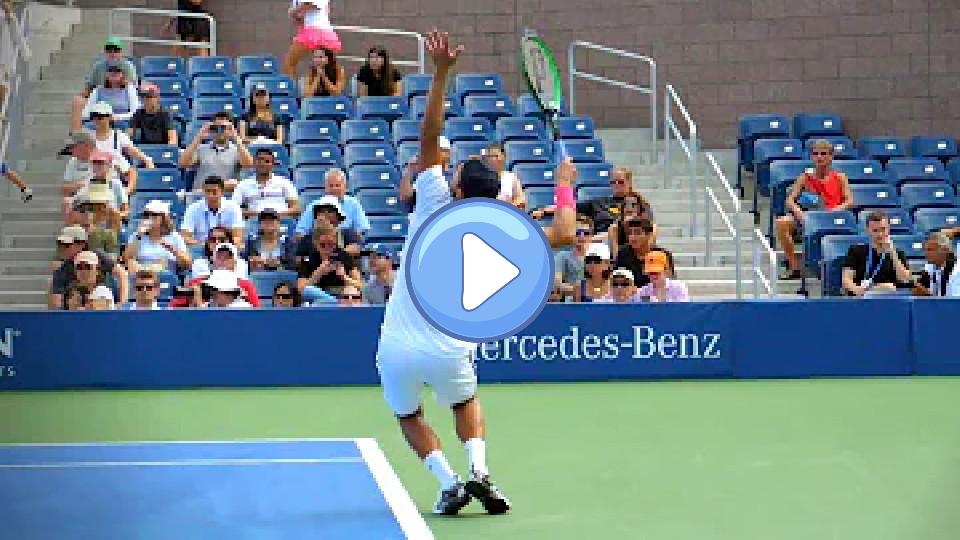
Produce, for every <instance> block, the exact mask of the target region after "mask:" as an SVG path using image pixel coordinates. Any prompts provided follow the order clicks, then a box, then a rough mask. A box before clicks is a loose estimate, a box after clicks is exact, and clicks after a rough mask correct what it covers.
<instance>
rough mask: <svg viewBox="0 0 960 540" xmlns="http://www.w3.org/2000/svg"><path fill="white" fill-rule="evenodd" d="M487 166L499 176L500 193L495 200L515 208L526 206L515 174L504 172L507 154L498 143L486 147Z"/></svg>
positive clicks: (525, 199) (521, 188)
mask: <svg viewBox="0 0 960 540" xmlns="http://www.w3.org/2000/svg"><path fill="white" fill-rule="evenodd" d="M484 159H486V161H487V165H489V166H490V168H491V169H493V170H495V171H497V174H499V175H500V193H499V194H498V195H497V199H499V200H501V201H504V202H508V203H510V204H512V205H514V206H516V207H517V208H523V207H525V206H526V205H527V198H526V197H525V196H524V194H523V186H522V185H521V184H520V179H519V178H517V175H516V174H513V173H512V172H510V171H507V170H505V168H506V164H507V153H506V152H505V151H504V149H503V145H502V144H500V143H492V144H491V145H490V146H488V147H487V154H486V155H485V156H484Z"/></svg>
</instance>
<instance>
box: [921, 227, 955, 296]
mask: <svg viewBox="0 0 960 540" xmlns="http://www.w3.org/2000/svg"><path fill="white" fill-rule="evenodd" d="M923 250H924V252H925V253H926V256H927V264H926V265H924V269H923V272H922V273H921V274H920V278H919V279H918V280H917V281H916V282H915V283H914V286H913V294H914V296H934V297H944V296H960V276H957V275H956V274H957V271H958V269H960V268H958V267H957V256H956V255H955V254H954V253H953V242H952V241H951V240H950V237H949V236H948V235H947V234H946V233H944V232H943V231H934V232H931V233H930V234H929V235H928V236H927V241H926V243H924V245H923Z"/></svg>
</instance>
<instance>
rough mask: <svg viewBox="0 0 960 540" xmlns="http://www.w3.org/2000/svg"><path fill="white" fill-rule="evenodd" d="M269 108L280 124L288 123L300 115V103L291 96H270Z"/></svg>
mask: <svg viewBox="0 0 960 540" xmlns="http://www.w3.org/2000/svg"><path fill="white" fill-rule="evenodd" d="M270 110H272V111H273V114H275V115H276V116H277V117H278V118H277V120H278V121H279V122H280V123H281V124H289V123H290V122H292V121H293V120H296V119H297V118H299V117H300V104H299V102H298V101H297V98H295V97H293V96H275V97H271V98H270Z"/></svg>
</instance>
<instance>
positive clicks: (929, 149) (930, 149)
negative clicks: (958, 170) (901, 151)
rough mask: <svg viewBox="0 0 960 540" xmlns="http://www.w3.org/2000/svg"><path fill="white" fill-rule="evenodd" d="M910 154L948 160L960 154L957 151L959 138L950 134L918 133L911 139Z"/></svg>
mask: <svg viewBox="0 0 960 540" xmlns="http://www.w3.org/2000/svg"><path fill="white" fill-rule="evenodd" d="M910 155H911V156H913V157H917V158H922V157H931V158H937V159H939V160H941V161H947V160H949V159H951V158H954V157H957V156H958V155H960V152H958V151H957V140H956V139H954V138H953V137H950V136H948V135H940V136H931V135H917V136H916V137H913V138H911V139H910Z"/></svg>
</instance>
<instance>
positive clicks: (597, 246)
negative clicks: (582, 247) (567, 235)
mask: <svg viewBox="0 0 960 540" xmlns="http://www.w3.org/2000/svg"><path fill="white" fill-rule="evenodd" d="M585 256H586V257H599V258H600V259H602V260H604V261H609V260H610V246H608V245H606V244H602V243H599V242H597V243H594V244H590V247H588V248H587V253H586V255H585Z"/></svg>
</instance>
